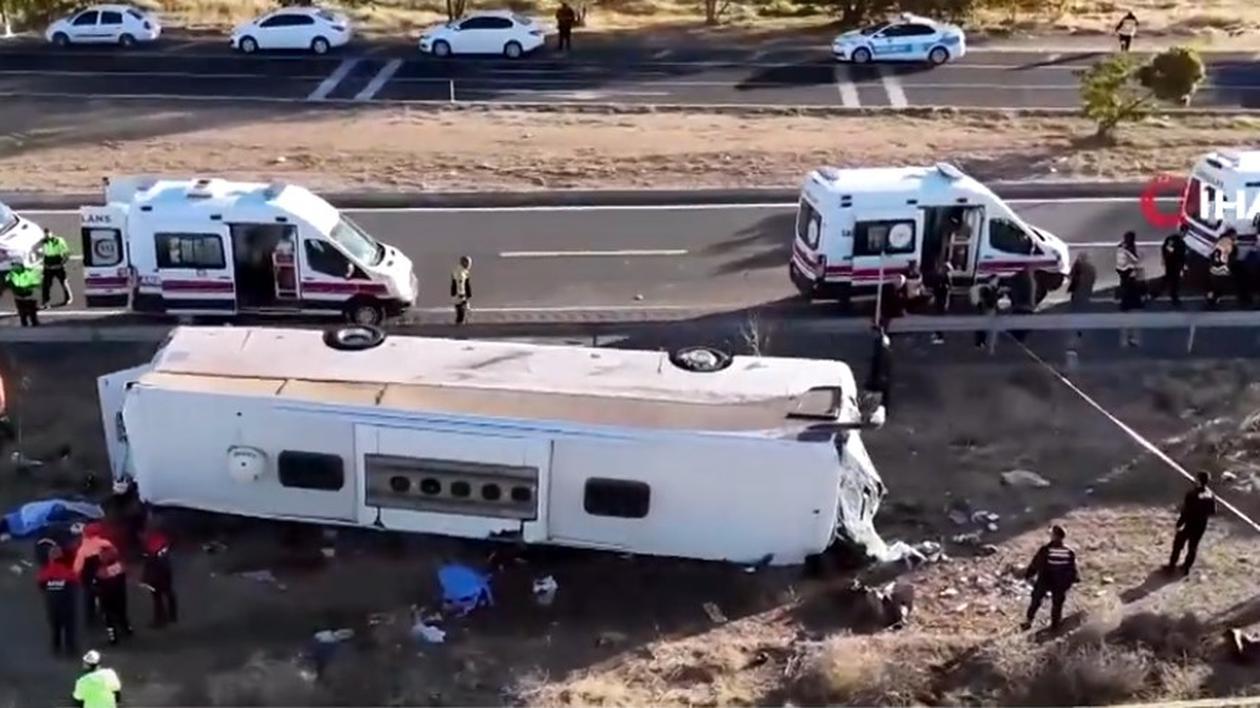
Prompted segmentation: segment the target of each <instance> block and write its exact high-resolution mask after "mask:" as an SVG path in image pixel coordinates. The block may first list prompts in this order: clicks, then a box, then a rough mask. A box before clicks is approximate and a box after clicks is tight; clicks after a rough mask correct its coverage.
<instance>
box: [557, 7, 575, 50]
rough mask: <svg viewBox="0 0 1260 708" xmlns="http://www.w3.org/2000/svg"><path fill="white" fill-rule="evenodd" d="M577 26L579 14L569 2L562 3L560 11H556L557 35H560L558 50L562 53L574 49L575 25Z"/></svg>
mask: <svg viewBox="0 0 1260 708" xmlns="http://www.w3.org/2000/svg"><path fill="white" fill-rule="evenodd" d="M575 24H577V13H576V12H574V11H573V7H572V6H570V5H569V3H567V2H562V3H560V9H558V10H556V33H557V34H558V35H559V39H558V41H557V43H556V49H558V50H560V51H562V52H567V51H569V50H571V49H573V25H575Z"/></svg>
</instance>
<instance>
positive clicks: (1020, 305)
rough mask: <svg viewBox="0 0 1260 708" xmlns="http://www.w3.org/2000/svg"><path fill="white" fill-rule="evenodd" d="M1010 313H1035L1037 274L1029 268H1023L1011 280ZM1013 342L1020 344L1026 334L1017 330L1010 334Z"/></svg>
mask: <svg viewBox="0 0 1260 708" xmlns="http://www.w3.org/2000/svg"><path fill="white" fill-rule="evenodd" d="M1011 311H1012V312H1013V314H1016V315H1031V314H1033V313H1034V312H1036V311H1037V274H1036V272H1035V271H1034V270H1033V269H1032V268H1031V267H1029V268H1025V269H1023V270H1021V271H1020V272H1018V273H1016V274H1015V275H1014V277H1013V278H1012V279H1011ZM1011 336H1012V337H1014V338H1015V341H1017V342H1022V341H1024V340H1025V339H1026V338H1027V337H1028V332H1027V331H1025V330H1019V331H1017V332H1011Z"/></svg>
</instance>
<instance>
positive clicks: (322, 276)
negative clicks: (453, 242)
mask: <svg viewBox="0 0 1260 708" xmlns="http://www.w3.org/2000/svg"><path fill="white" fill-rule="evenodd" d="M80 217H81V221H82V238H83V271H84V281H85V282H84V285H85V288H84V290H85V292H86V296H87V304H88V307H115V308H117V307H127V308H129V309H131V310H134V311H136V312H150V313H166V314H173V315H208V316H225V315H226V316H231V315H236V314H257V315H286V314H287V315H299V314H301V315H327V314H341V315H344V316H345V317H346V318H347V319H349V320H351V321H353V322H356V323H359V324H378V323H380V322H382V321H383V320H385V318H387V317H391V316H396V315H399V314H401V313H402V312H403V311H404V310H406V309H407V308H409V307H410V306H411V305H413V304H414V303H415V300H416V292H417V281H416V276H415V273H414V272H413V271H412V264H411V260H410V259H409V258H407V257H406V256H405V255H403V254H402V253H401V252H400V251H399V250H398V249H396V248H394V247H392V246H388V245H385V244H383V243H380V242H378V241H377V240H376V239H374V238H372V237H371V236H370V235H368V234H367V233H366V232H365V231H364V230H363V229H362V228H360V227H359V226H358V225H357V224H355V223H354V222H353V221H351V220H350V219H348V218H346V217H345V216H344V215H343V214H341V213H340V212H339V211H338V210H337V209H336V208H335V207H333V206H332V205H331V204H329V203H328V202H326V201H324V200H323V199H321V198H320V197H318V196H316V195H315V194H313V193H311V192H310V191H309V190H306V189H304V188H302V187H297V186H293V185H286V184H283V183H273V184H256V183H243V182H229V181H226V180H221V179H189V180H167V179H153V178H144V177H124V178H115V179H113V180H110V181H108V182H107V183H106V187H105V206H103V207H102V206H85V207H83V208H82V209H80Z"/></svg>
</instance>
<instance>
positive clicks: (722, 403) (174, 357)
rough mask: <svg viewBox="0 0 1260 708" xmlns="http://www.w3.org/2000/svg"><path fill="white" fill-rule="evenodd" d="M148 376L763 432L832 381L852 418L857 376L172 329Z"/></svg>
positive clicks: (425, 405) (256, 331)
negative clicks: (356, 347)
mask: <svg viewBox="0 0 1260 708" xmlns="http://www.w3.org/2000/svg"><path fill="white" fill-rule="evenodd" d="M153 363H154V366H153V369H152V371H151V373H150V374H147V375H146V377H145V378H144V379H142V381H145V382H146V383H148V384H149V385H158V386H162V387H168V388H179V389H184V390H195V391H203V390H204V391H205V392H215V391H221V392H235V393H238V394H247V395H267V396H280V397H285V398H295V399H300V400H306V401H313V402H325V403H334V404H365V403H366V404H368V405H377V406H383V407H389V408H399V409H404V410H414V411H424V412H433V413H451V414H458V415H481V416H492V417H506V418H518V419H534V420H565V421H571V422H579V423H590V424H602V425H629V426H641V427H670V428H673V427H683V428H691V429H697V430H735V429H739V430H769V429H777V428H783V427H785V426H786V427H799V426H792V425H789V424H788V423H787V421H786V419H787V417H788V414H789V413H790V412H792V411H793V410H799V411H800V412H807V413H819V412H821V411H822V410H825V409H826V408H827V405H826V403H829V402H830V395H829V394H827V395H823V394H822V392H818V391H815V392H814V393H810V391H811V390H814V389H818V388H820V387H832V388H839V389H840V392H841V395H842V396H843V397H844V400H845V409H844V411H842V414H841V422H854V421H856V419H857V411H856V410H855V409H854V408H853V407H852V405H851V403H852V401H853V398H854V396H855V395H856V384H855V382H854V379H853V374H852V372H851V371H850V369H849V367H848V366H847V365H846V364H844V363H843V362H839V361H827V360H817V359H787V358H777V357H743V356H737V357H734V359H733V361H732V362H731V364H730V366H728V367H727V368H725V369H723V370H721V371H716V372H709V373H697V372H692V371H687V370H685V369H682V368H679V367H677V366H675V365H674V364H672V363H671V362H670V360H669V357H668V355H667V354H665V353H664V352H651V351H633V350H624V349H596V348H589V347H578V346H542V345H534V344H522V343H515V342H486V341H469V340H452V339H433V338H424V337H403V336H391V337H389V338H388V339H386V341H385V343H384V344H382V345H380V346H378V347H376V348H373V349H368V350H365V351H357V352H354V351H342V350H338V349H333V348H331V347H328V346H327V345H325V344H324V341H323V333H322V332H320V331H318V330H290V329H272V328H252V327H231V328H217V327H211V328H198V327H181V328H178V329H176V330H175V331H174V333H173V334H172V336H171V338H170V339H169V341H168V342H167V344H166V345H165V346H164V347H163V348H162V349H161V350H160V351H159V352H158V354H157V355H156V356H155V357H154V361H153Z"/></svg>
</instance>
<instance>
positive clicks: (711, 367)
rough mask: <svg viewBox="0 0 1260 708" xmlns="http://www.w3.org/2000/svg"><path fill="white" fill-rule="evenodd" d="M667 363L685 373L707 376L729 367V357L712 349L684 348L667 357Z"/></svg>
mask: <svg viewBox="0 0 1260 708" xmlns="http://www.w3.org/2000/svg"><path fill="white" fill-rule="evenodd" d="M669 362H670V363H671V364H673V365H674V366H677V367H678V368H680V369H684V370H686V371H693V372H696V373H702V374H707V373H710V372H714V371H721V370H722V369H725V368H726V367H728V366H730V365H731V355H730V354H727V353H726V352H724V351H721V350H719V349H714V348H713V347H685V348H683V349H679V350H677V351H675V352H673V353H672V354H670V355H669Z"/></svg>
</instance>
